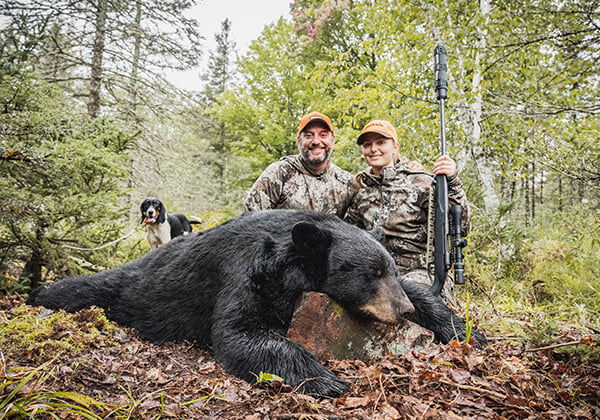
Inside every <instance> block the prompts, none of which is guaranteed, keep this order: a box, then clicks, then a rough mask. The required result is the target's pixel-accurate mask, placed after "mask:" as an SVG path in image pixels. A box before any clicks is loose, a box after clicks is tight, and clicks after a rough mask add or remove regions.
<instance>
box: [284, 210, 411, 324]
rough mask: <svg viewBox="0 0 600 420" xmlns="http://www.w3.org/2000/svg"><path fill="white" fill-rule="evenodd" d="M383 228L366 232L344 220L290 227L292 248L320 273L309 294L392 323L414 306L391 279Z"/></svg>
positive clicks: (392, 271) (391, 263) (392, 272)
mask: <svg viewBox="0 0 600 420" xmlns="http://www.w3.org/2000/svg"><path fill="white" fill-rule="evenodd" d="M383 238H384V235H383V230H381V228H377V229H376V230H374V231H371V232H367V231H364V230H361V229H359V228H357V227H355V226H351V225H349V224H347V223H344V222H338V223H335V224H334V225H331V226H327V225H325V226H318V225H316V224H314V223H310V222H299V223H296V224H295V225H294V227H293V229H292V240H293V242H294V246H295V248H296V250H298V251H299V252H301V253H303V254H305V255H306V256H307V257H308V258H311V256H312V259H313V260H314V262H315V264H317V266H318V267H319V271H321V270H323V271H325V272H326V275H324V276H322V277H321V279H320V281H319V284H318V285H317V286H316V289H317V290H315V291H318V292H322V293H326V294H327V295H329V296H330V297H332V298H333V299H334V300H336V301H337V302H338V303H340V304H341V305H342V306H343V307H345V308H346V309H348V310H349V311H351V312H355V313H358V314H361V315H366V316H367V317H370V318H373V319H375V320H377V321H380V322H385V323H389V324H396V323H398V322H399V321H400V319H401V318H402V316H403V315H407V314H410V313H413V312H414V307H413V305H412V303H411V302H410V300H409V299H408V296H406V293H405V292H404V290H403V289H402V286H401V284H400V282H399V281H398V279H397V277H396V270H395V266H394V260H393V259H392V257H391V256H390V254H389V253H388V252H387V251H386V250H385V248H384V247H383V245H382V244H381V242H380V241H382V240H383Z"/></svg>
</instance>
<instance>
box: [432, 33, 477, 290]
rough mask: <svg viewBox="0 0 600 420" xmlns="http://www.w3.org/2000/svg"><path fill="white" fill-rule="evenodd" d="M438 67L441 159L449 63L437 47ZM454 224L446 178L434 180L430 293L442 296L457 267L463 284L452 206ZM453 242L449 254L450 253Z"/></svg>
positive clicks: (456, 209)
mask: <svg viewBox="0 0 600 420" xmlns="http://www.w3.org/2000/svg"><path fill="white" fill-rule="evenodd" d="M433 55H434V65H435V91H436V93H437V100H438V102H439V108H440V121H441V124H440V127H441V128H440V138H441V143H442V147H441V151H442V155H445V154H446V125H445V121H444V101H445V100H446V98H447V92H448V65H447V62H446V49H445V48H444V46H443V45H441V44H438V45H437V46H436V47H435V49H434V54H433ZM450 213H451V215H452V224H450V225H449V221H448V179H447V178H446V175H436V176H435V222H434V232H435V236H434V241H433V246H434V251H433V263H432V264H431V265H430V266H429V267H428V269H429V271H430V273H431V270H432V269H433V273H432V274H433V276H434V281H433V285H432V286H431V292H432V293H433V294H434V295H436V296H439V294H440V292H441V291H442V289H443V287H444V283H445V282H446V277H447V276H448V271H449V270H450V269H451V268H452V265H454V283H456V284H464V283H465V279H464V270H465V265H464V263H463V260H462V259H463V255H462V249H463V248H464V247H465V246H466V245H467V241H466V239H463V238H462V232H461V227H460V225H461V219H462V206H451V208H450ZM448 241H450V250H448Z"/></svg>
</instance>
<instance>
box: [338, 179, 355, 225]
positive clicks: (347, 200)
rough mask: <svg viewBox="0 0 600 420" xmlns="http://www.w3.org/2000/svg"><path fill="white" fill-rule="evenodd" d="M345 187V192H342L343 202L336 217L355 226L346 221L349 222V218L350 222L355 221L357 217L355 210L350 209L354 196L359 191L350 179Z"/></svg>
mask: <svg viewBox="0 0 600 420" xmlns="http://www.w3.org/2000/svg"><path fill="white" fill-rule="evenodd" d="M345 186H346V187H347V190H346V191H343V192H342V194H343V197H344V201H343V203H342V204H341V207H342V208H341V209H340V212H338V216H339V217H340V218H342V219H343V220H345V221H346V222H348V223H350V224H353V225H356V223H354V222H349V221H348V220H350V219H349V218H352V220H356V217H357V214H356V209H355V208H352V203H353V201H354V196H355V195H356V193H357V192H358V190H359V185H358V183H357V182H356V181H354V180H353V179H352V180H349V181H348V182H347V183H346V185H345ZM347 218H348V219H347Z"/></svg>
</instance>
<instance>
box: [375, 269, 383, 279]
mask: <svg viewBox="0 0 600 420" xmlns="http://www.w3.org/2000/svg"><path fill="white" fill-rule="evenodd" d="M381 276H383V270H375V277H377V278H380V277H381Z"/></svg>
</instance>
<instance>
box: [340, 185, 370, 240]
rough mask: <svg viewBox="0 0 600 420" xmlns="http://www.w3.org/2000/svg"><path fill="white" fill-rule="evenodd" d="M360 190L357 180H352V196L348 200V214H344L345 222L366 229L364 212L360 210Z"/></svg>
mask: <svg viewBox="0 0 600 420" xmlns="http://www.w3.org/2000/svg"><path fill="white" fill-rule="evenodd" d="M359 189H360V185H359V183H358V181H356V180H355V179H354V180H352V187H351V191H352V194H350V199H349V200H348V206H347V209H346V213H345V214H344V221H345V222H347V223H350V224H351V225H354V226H357V227H359V228H361V229H364V228H365V223H364V220H363V217H362V212H361V210H360V208H359V207H360V206H359V203H358V197H357V193H358V191H359Z"/></svg>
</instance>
